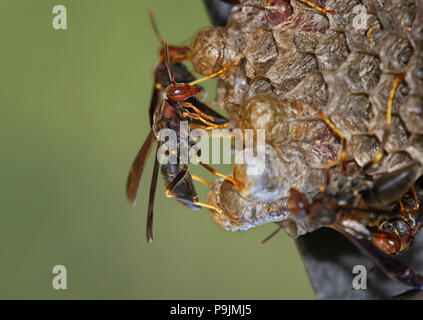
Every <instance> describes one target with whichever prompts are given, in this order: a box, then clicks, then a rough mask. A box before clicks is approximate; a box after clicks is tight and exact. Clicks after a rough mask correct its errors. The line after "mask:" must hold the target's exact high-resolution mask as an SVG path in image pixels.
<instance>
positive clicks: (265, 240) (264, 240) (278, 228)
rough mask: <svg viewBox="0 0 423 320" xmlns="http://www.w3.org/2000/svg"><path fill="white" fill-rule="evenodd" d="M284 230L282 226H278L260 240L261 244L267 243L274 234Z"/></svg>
mask: <svg viewBox="0 0 423 320" xmlns="http://www.w3.org/2000/svg"><path fill="white" fill-rule="evenodd" d="M281 230H282V226H280V225H279V226H278V227H277V228H276V229H275V231H273V232H272V233H271V234H269V235H268V236H267V237H266V238H264V239H263V240H261V241H260V244H261V245H263V244H265V243H266V242H268V241H269V240H270V239H272V238H273V237H274V236H276V235H277V234H278V233H279V231H281Z"/></svg>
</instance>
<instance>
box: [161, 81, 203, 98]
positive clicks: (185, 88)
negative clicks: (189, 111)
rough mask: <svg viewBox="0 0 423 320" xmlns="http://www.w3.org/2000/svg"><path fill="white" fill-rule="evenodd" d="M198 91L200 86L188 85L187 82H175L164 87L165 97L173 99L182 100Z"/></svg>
mask: <svg viewBox="0 0 423 320" xmlns="http://www.w3.org/2000/svg"><path fill="white" fill-rule="evenodd" d="M200 91H201V89H200V88H197V87H193V86H190V85H189V84H187V83H175V84H172V85H170V86H168V87H167V88H166V97H167V98H168V99H170V100H174V101H183V100H186V99H188V98H190V97H193V96H195V95H196V94H197V93H199V92H200Z"/></svg>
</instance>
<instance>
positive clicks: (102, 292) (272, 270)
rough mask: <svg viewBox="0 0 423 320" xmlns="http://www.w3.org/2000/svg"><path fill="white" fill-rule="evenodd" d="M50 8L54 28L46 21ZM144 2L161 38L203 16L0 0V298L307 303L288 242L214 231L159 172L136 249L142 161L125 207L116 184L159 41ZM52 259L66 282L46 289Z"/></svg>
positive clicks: (184, 8)
mask: <svg viewBox="0 0 423 320" xmlns="http://www.w3.org/2000/svg"><path fill="white" fill-rule="evenodd" d="M58 4H61V5H65V6H66V8H67V11H68V30H66V31H64V30H54V29H53V28H52V20H53V17H54V15H53V14H52V8H53V6H55V5H58ZM147 8H150V9H152V10H153V11H154V13H155V15H156V19H157V23H158V25H159V28H160V30H161V33H162V35H163V37H164V38H165V39H167V40H168V41H169V42H170V43H172V44H180V43H182V42H184V41H185V40H187V39H189V38H190V37H192V36H193V35H194V34H195V32H197V31H198V30H200V29H201V28H202V27H205V26H207V25H209V24H210V22H209V20H208V17H207V14H206V11H205V8H204V6H203V3H202V1H200V0H178V1H175V0H162V1H159V0H155V1H152V0H124V1H118V0H115V1H111V0H89V1H87V0H60V1H58V0H57V1H53V0H48V1H47V0H36V1H33V0H25V1H22V0H0V39H1V50H0V66H1V68H0V70H1V71H0V88H1V89H0V90H1V94H0V108H1V109H0V110H1V112H0V146H1V151H0V177H1V184H0V199H1V202H0V203H1V205H0V208H1V223H0V237H1V238H0V249H1V263H0V298H3V299H5V298H7V299H9V298H20V299H28V298H38V299H49V298H53V299H69V298H82V299H104V298H107V299H111V298H115V299H122V298H125V299H285V298H290V299H298V298H304V299H313V298H314V294H313V292H312V289H311V286H310V284H309V281H308V278H307V276H306V273H305V270H304V267H303V266H302V263H301V260H300V257H299V255H298V253H297V251H296V247H295V243H294V242H293V240H291V239H290V238H288V236H286V235H285V234H280V235H278V236H277V237H276V238H274V239H273V240H272V241H270V242H269V243H267V244H266V245H264V246H260V245H259V241H260V240H262V239H263V238H264V237H266V236H267V235H268V234H269V233H270V232H271V231H273V230H274V228H275V227H274V226H273V225H266V226H262V227H259V228H256V229H255V230H250V231H248V232H238V233H231V232H226V231H224V230H223V229H221V228H220V227H219V226H218V225H216V224H215V223H214V222H213V221H212V220H211V219H210V217H209V215H208V213H207V211H206V210H202V211H189V210H187V209H185V208H183V207H182V206H180V205H179V204H177V203H176V202H175V201H172V200H170V199H167V198H166V197H165V196H164V194H163V191H164V187H163V184H162V181H161V178H160V180H159V183H158V193H157V197H156V207H155V240H154V242H153V244H152V245H148V244H147V243H146V241H145V216H146V208H147V195H148V190H149V184H150V177H151V171H152V163H151V162H152V161H151V162H150V163H149V165H148V168H147V170H146V172H145V175H144V179H143V184H142V188H141V190H140V194H139V195H140V197H139V200H138V203H137V206H136V207H131V206H130V205H129V204H128V202H127V200H126V197H125V192H124V190H125V183H126V177H127V173H128V170H129V167H130V164H131V163H132V160H133V158H134V157H135V155H136V153H137V152H138V148H139V147H140V145H141V143H142V141H143V140H144V138H145V137H146V134H147V132H148V130H149V121H148V116H147V110H148V106H149V102H150V95H151V91H152V86H153V83H152V72H153V69H154V66H155V64H156V62H157V53H158V50H159V46H160V45H159V42H158V41H157V39H156V38H155V36H154V34H153V32H152V28H151V26H150V22H149V19H148V14H147ZM214 85H215V82H210V83H209V84H208V85H206V87H207V89H208V91H209V96H208V99H209V100H210V99H212V98H213V90H212V88H213V86H214ZM223 170H224V171H225V172H227V173H229V172H230V168H224V169H223ZM192 171H193V172H194V173H196V174H199V175H201V176H203V177H205V178H208V179H212V177H211V176H210V174H209V173H208V172H206V171H205V170H204V169H202V168H197V167H195V168H194V167H192ZM197 191H198V192H199V195H200V199H201V200H204V199H205V195H206V191H207V190H206V188H205V187H203V186H201V185H198V184H197ZM58 264H62V265H64V266H66V267H67V271H68V290H54V289H53V288H52V279H53V276H54V275H53V274H52V268H53V266H55V265H58Z"/></svg>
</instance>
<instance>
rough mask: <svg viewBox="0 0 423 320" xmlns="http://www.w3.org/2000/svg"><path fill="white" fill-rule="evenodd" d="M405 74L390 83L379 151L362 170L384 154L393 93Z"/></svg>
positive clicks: (376, 161) (389, 128) (388, 131)
mask: <svg viewBox="0 0 423 320" xmlns="http://www.w3.org/2000/svg"><path fill="white" fill-rule="evenodd" d="M405 76H406V73H405V72H403V73H401V74H400V75H399V76H398V77H397V78H396V79H395V81H394V84H393V85H392V88H391V91H390V92H389V99H388V105H387V106H386V124H385V130H384V132H383V137H382V148H381V150H380V151H379V153H378V154H377V155H376V157H374V158H373V159H372V160H370V162H369V163H367V164H366V165H365V166H364V167H363V171H364V170H366V169H367V168H368V167H370V166H372V165H374V164H376V163H378V162H379V161H380V160H381V159H382V158H383V154H384V151H383V150H384V149H385V145H386V142H387V140H388V137H389V133H390V131H391V126H392V104H393V103H394V98H395V93H396V92H397V89H398V86H399V84H400V83H401V81H402V80H403V79H404V78H405Z"/></svg>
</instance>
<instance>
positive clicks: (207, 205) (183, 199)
mask: <svg viewBox="0 0 423 320" xmlns="http://www.w3.org/2000/svg"><path fill="white" fill-rule="evenodd" d="M166 197H168V198H171V199H175V200H179V201H181V202H185V203H188V204H193V205H196V206H199V207H203V208H207V209H212V210H214V211H216V212H217V213H220V214H222V210H220V209H219V208H218V207H216V206H213V205H211V204H208V203H204V202H200V201H190V200H188V199H185V198H181V197H178V196H174V195H172V194H170V193H166Z"/></svg>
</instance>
